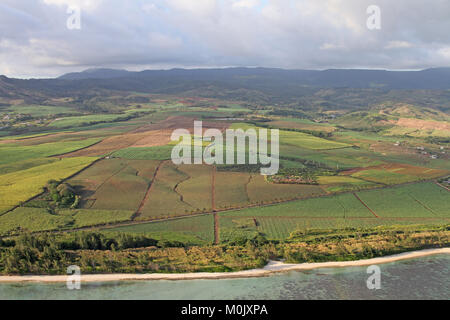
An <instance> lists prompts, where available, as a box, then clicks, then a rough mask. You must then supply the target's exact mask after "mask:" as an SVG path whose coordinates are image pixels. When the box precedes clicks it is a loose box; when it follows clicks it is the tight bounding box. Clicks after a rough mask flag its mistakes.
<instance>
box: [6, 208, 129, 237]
mask: <svg viewBox="0 0 450 320" xmlns="http://www.w3.org/2000/svg"><path fill="white" fill-rule="evenodd" d="M132 214H133V212H130V211H118V210H112V211H106V210H81V209H77V210H69V209H64V210H61V211H59V212H58V213H57V214H54V213H50V212H49V211H48V210H46V209H41V208H17V209H15V210H14V211H11V212H9V213H7V214H5V215H3V216H0V234H1V235H4V234H8V233H10V232H19V231H21V232H23V231H28V232H36V231H50V230H57V229H72V228H81V227H85V226H92V225H99V224H106V223H117V222H122V221H127V220H129V219H130V217H131V215H132Z"/></svg>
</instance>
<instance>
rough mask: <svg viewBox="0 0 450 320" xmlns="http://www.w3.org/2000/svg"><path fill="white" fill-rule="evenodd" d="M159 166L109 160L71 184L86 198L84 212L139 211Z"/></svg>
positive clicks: (149, 163) (73, 179)
mask: <svg viewBox="0 0 450 320" xmlns="http://www.w3.org/2000/svg"><path fill="white" fill-rule="evenodd" d="M158 164H159V163H158V162H156V161H138V160H122V159H107V160H102V161H100V162H98V163H96V164H95V165H94V166H92V167H91V168H89V169H87V170H85V171H84V172H83V173H81V174H79V175H77V176H76V177H74V178H72V179H71V180H69V183H70V184H71V185H73V186H74V187H75V188H77V189H78V190H79V192H80V194H81V195H82V197H83V201H82V203H81V207H82V208H86V209H99V210H130V211H136V210H137V209H138V207H139V204H140V203H141V201H142V200H143V198H144V196H145V193H146V192H147V189H148V187H149V185H150V183H151V181H152V179H153V175H154V172H155V170H156V167H157V165H158Z"/></svg>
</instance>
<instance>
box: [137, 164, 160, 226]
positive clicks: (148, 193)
mask: <svg viewBox="0 0 450 320" xmlns="http://www.w3.org/2000/svg"><path fill="white" fill-rule="evenodd" d="M165 162H166V161H161V162H160V163H159V165H158V166H157V167H156V170H155V173H154V174H153V179H152V181H151V182H150V184H149V186H148V189H147V192H146V193H145V196H144V198H143V199H142V201H141V203H140V205H139V208H138V209H137V211H136V212H135V213H134V214H133V216H132V217H131V220H135V219H136V218H137V217H139V216H140V215H141V214H142V209H143V208H144V206H145V204H146V203H147V201H148V198H149V197H150V191H151V190H152V186H153V184H154V182H155V180H156V176H157V175H158V171H159V169H160V168H161V166H162V165H163V164H164V163H165Z"/></svg>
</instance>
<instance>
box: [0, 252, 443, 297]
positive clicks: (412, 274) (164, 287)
mask: <svg viewBox="0 0 450 320" xmlns="http://www.w3.org/2000/svg"><path fill="white" fill-rule="evenodd" d="M379 267H380V269H381V289H379V290H369V289H367V286H366V280H367V278H368V277H369V276H370V275H369V274H367V273H366V270H367V268H366V267H351V268H336V269H317V270H311V271H304V272H290V273H285V274H277V275H273V276H270V277H265V278H250V279H226V280H188V281H126V282H108V283H106V282H104V283H89V284H82V287H81V290H76V291H70V290H68V289H67V288H66V286H65V284H30V283H28V284H0V299H177V300H178V299H185V300H196V299H200V300H203V299H296V300H298V299H446V300H448V299H450V255H437V256H430V257H424V258H418V259H413V260H405V261H401V262H395V263H390V264H383V265H380V266H379Z"/></svg>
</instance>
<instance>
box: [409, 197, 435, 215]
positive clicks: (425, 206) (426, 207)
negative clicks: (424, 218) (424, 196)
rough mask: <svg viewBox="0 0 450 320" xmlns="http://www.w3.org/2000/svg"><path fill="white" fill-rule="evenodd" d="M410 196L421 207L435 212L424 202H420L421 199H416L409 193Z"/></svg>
mask: <svg viewBox="0 0 450 320" xmlns="http://www.w3.org/2000/svg"><path fill="white" fill-rule="evenodd" d="M409 196H410V197H411V199H413V200H414V201H415V202H417V203H418V204H420V205H421V206H422V207H424V208H425V209H426V210H428V211H430V212H431V213H432V214H436V212H434V211H433V209H431V208H430V207H428V206H427V205H425V204H424V203H422V201H419V200H417V199H416V198H414V197H413V196H412V195H409Z"/></svg>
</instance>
